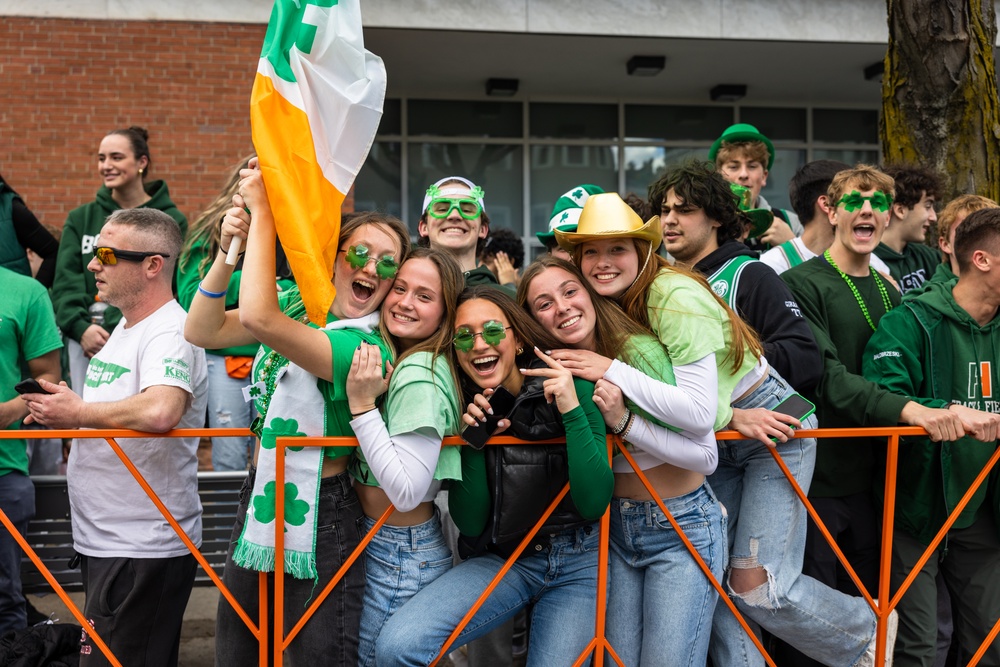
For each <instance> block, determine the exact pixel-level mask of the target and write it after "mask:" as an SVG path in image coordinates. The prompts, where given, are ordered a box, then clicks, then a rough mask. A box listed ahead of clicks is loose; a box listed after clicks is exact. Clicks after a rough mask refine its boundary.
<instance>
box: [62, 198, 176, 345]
mask: <svg viewBox="0 0 1000 667" xmlns="http://www.w3.org/2000/svg"><path fill="white" fill-rule="evenodd" d="M145 189H146V194H148V195H149V196H150V200H149V201H148V202H146V203H145V204H143V205H142V206H141V207H140V208H155V209H157V210H160V211H163V212H164V213H166V214H167V215H169V216H170V217H171V218H173V219H174V220H176V221H177V224H178V225H180V228H181V233H182V234H186V233H187V218H185V217H184V215H183V214H182V213H181V212H180V211H179V210H177V206H175V205H174V202H173V201H171V199H170V192H169V191H168V190H167V184H166V183H164V182H163V181H149V182H148V183H146V184H145ZM119 208H121V207H120V206H118V204H117V203H116V202H115V200H114V199H112V198H111V190H109V189H108V188H107V186H104V185H102V186H101V188H100V189H99V190H98V191H97V198H96V199H95V200H94V201H92V202H90V203H89V204H84V205H83V206H80V207H79V208H75V209H73V210H72V211H70V212H69V217H68V218H66V224H65V225H64V226H63V233H62V239H60V241H59V255H58V257H57V259H56V275H55V279H54V281H53V283H52V305H53V306H55V310H56V324H58V325H59V328H60V329H61V330H62V332H63V334H65V335H66V336H68V337H69V338H72V339H73V340H75V341H77V342H79V341H80V338H81V337H82V336H83V332H84V331H86V330H87V327H89V326H90V324H91V322H90V313H89V311H88V310H87V309H88V308H90V305H91V304H92V303H94V297H96V296H97V283H96V282H95V281H94V274H93V273H91V272H90V271H88V270H87V264H89V263H90V260H91V259H93V257H94V239H95V238H96V237H97V234H98V233H99V232H100V231H101V227H103V226H104V221H105V220H107V219H108V216H109V215H111V214H112V213H114V212H115V211H117V210H118V209H119ZM121 317H122V314H121V311H120V310H118V309H117V308H114V307H113V306H108V309H107V310H106V311H104V328H105V329H106V330H107V331H108V332H109V333H110V332H111V331H112V330H114V328H115V326H117V325H118V322H119V320H121Z"/></svg>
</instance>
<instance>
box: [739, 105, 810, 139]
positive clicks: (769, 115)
mask: <svg viewBox="0 0 1000 667" xmlns="http://www.w3.org/2000/svg"><path fill="white" fill-rule="evenodd" d="M740 122H741V123H750V124H751V125H753V126H754V127H756V128H757V129H758V130H760V133H761V134H763V135H764V136H765V137H767V138H768V139H770V140H771V141H805V140H806V139H807V137H806V110H805V109H781V108H768V107H740Z"/></svg>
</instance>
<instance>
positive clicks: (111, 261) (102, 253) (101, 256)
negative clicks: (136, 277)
mask: <svg viewBox="0 0 1000 667" xmlns="http://www.w3.org/2000/svg"><path fill="white" fill-rule="evenodd" d="M157 255H159V256H160V257H170V255H168V254H166V253H164V252H140V251H138V250H119V249H118V248H109V247H107V246H98V247H97V248H94V256H95V257H97V261H98V262H100V263H101V264H105V265H107V266H114V265H115V264H117V263H118V260H122V261H124V262H141V261H142V260H144V259H146V258H147V257H156V256H157Z"/></svg>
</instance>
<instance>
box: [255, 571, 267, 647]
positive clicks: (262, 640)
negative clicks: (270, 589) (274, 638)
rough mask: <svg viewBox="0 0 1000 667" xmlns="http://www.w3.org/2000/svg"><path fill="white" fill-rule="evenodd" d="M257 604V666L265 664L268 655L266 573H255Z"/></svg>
mask: <svg viewBox="0 0 1000 667" xmlns="http://www.w3.org/2000/svg"><path fill="white" fill-rule="evenodd" d="M257 585H258V586H259V590H258V591H257V604H258V605H259V606H258V609H259V610H260V631H259V632H257V633H256V634H257V649H258V650H257V660H258V664H260V665H266V664H267V654H268V648H267V646H268V644H267V640H268V634H267V606H268V603H267V572H258V573H257Z"/></svg>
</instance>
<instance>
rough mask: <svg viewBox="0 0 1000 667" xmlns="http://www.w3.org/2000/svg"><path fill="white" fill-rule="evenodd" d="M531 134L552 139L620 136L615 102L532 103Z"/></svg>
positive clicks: (611, 137) (612, 137) (613, 137)
mask: <svg viewBox="0 0 1000 667" xmlns="http://www.w3.org/2000/svg"><path fill="white" fill-rule="evenodd" d="M529 113H530V118H531V122H530V127H531V136H532V137H540V138H552V139H617V138H618V107H617V106H615V105H614V104H542V103H537V104H532V105H531V107H530V110H529Z"/></svg>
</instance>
